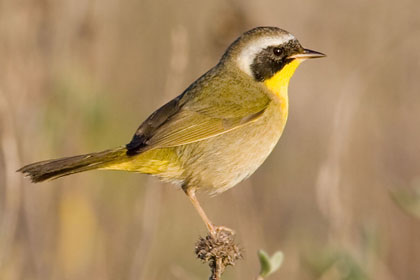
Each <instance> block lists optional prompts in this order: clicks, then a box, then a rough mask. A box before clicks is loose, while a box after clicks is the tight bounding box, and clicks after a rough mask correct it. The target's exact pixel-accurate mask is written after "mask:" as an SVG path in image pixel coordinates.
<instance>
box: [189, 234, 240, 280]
mask: <svg viewBox="0 0 420 280" xmlns="http://www.w3.org/2000/svg"><path fill="white" fill-rule="evenodd" d="M214 229H215V231H214V234H213V233H209V234H207V236H206V237H205V238H203V237H200V239H199V240H198V242H197V243H196V245H195V253H196V255H197V258H199V259H200V260H202V261H203V262H205V263H208V264H209V266H210V269H211V273H212V274H211V277H210V279H212V280H217V279H220V277H221V275H222V273H223V271H224V270H225V268H226V267H227V266H228V265H232V266H233V265H235V262H236V261H237V260H240V259H242V252H241V249H240V248H239V246H238V245H237V244H235V242H234V241H235V240H234V236H235V234H234V232H233V230H231V229H229V228H226V227H223V226H218V227H214Z"/></svg>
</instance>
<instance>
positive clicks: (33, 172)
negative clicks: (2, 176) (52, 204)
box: [17, 147, 127, 183]
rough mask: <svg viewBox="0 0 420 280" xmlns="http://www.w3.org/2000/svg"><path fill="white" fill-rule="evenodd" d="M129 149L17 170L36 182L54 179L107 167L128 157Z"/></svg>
mask: <svg viewBox="0 0 420 280" xmlns="http://www.w3.org/2000/svg"><path fill="white" fill-rule="evenodd" d="M126 152H127V149H126V148H125V147H119V148H116V149H111V150H106V151H102V152H98V153H91V154H84V155H78V156H72V157H65V158H59V159H52V160H45V161H40V162H35V163H32V164H29V165H26V166H24V167H22V168H21V169H19V170H17V171H18V172H22V173H23V174H25V176H27V177H30V179H31V181H32V182H34V183H37V182H42V181H45V180H53V179H56V178H59V177H63V176H66V175H70V174H74V173H78V172H83V171H88V170H93V169H98V168H102V167H106V165H107V164H110V163H115V162H119V161H124V159H127V155H126Z"/></svg>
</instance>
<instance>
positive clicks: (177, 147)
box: [18, 27, 325, 233]
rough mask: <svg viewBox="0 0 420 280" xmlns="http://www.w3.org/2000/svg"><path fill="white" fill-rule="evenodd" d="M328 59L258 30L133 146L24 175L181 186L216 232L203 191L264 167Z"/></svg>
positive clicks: (156, 116) (52, 163) (150, 121)
mask: <svg viewBox="0 0 420 280" xmlns="http://www.w3.org/2000/svg"><path fill="white" fill-rule="evenodd" d="M323 56H325V55H324V54H322V53H319V52H316V51H312V50H308V49H304V48H303V47H302V46H301V45H300V43H299V42H298V40H297V39H296V38H295V37H294V36H293V35H292V34H290V33H288V32H287V31H285V30H283V29H280V28H277V27H257V28H254V29H252V30H249V31H247V32H245V33H244V34H242V35H241V36H240V37H239V38H238V39H236V40H235V41H234V42H233V43H232V44H231V45H230V46H229V47H228V48H227V50H226V52H225V53H224V55H223V56H222V58H221V59H220V61H219V63H218V64H217V65H216V66H214V67H213V68H211V69H210V70H209V71H208V72H207V73H205V74H204V75H202V76H201V77H200V78H198V79H197V80H196V81H195V82H194V83H192V84H191V85H190V86H189V87H188V88H187V89H186V90H185V91H184V92H183V93H182V94H181V95H179V96H178V97H176V98H175V99H173V100H171V101H169V102H168V103H167V104H165V105H163V106H162V107H161V108H159V109H158V110H157V111H155V112H154V113H153V114H151V115H150V117H148V118H147V119H146V120H145V121H144V122H143V123H142V124H141V125H140V127H139V128H138V129H137V131H136V133H135V134H134V136H133V138H132V140H131V142H130V143H128V144H127V145H125V146H121V147H118V148H115V149H110V150H106V151H102V152H97V153H90V154H84V155H78V156H73V157H66V158H60V159H53V160H46V161H41V162H36V163H32V164H29V165H27V166H24V167H22V168H21V169H19V170H18V171H20V172H22V173H24V174H25V175H27V176H29V177H30V178H31V180H32V181H33V182H42V181H45V180H48V179H56V178H58V177H62V176H66V175H70V174H74V173H78V172H83V171H87V170H94V169H111V170H126V171H134V172H140V173H145V174H151V175H154V176H157V177H159V178H160V179H162V180H164V181H169V182H173V183H176V184H179V185H181V186H182V189H183V190H184V192H185V193H186V194H187V196H188V197H189V198H190V200H191V202H192V203H193V205H194V207H195V208H196V209H197V211H198V213H199V214H200V216H201V218H202V219H203V221H204V222H205V223H206V226H207V229H208V230H209V231H210V233H215V231H216V229H217V227H215V226H214V225H213V224H212V223H211V222H210V220H209V219H208V217H207V216H206V214H205V212H204V211H203V209H202V208H201V206H200V204H199V202H198V200H197V198H196V195H195V194H196V191H202V190H205V191H208V192H209V193H211V194H217V193H221V192H224V191H226V190H227V189H229V188H231V187H233V186H235V185H236V184H237V183H239V182H240V181H242V180H244V179H245V178H247V177H249V176H250V175H251V174H252V173H253V172H254V171H255V170H256V169H257V168H258V167H259V166H260V165H261V164H262V163H263V161H264V160H265V159H266V158H267V156H268V155H269V154H270V153H271V151H272V150H273V148H274V146H275V145H276V143H277V141H278V140H279V138H280V136H281V134H282V132H283V129H284V126H285V124H286V121H287V115H288V93H287V91H288V85H289V80H290V78H291V77H292V75H293V73H294V72H295V70H296V68H297V67H298V66H299V64H300V63H301V62H302V61H304V60H306V59H309V58H318V57H323Z"/></svg>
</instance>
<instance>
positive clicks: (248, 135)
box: [176, 103, 287, 194]
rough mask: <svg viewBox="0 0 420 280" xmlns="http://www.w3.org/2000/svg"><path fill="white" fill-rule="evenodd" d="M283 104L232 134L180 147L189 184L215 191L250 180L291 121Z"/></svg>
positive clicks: (182, 162)
mask: <svg viewBox="0 0 420 280" xmlns="http://www.w3.org/2000/svg"><path fill="white" fill-rule="evenodd" d="M281 111H282V110H281V106H280V105H279V104H274V103H273V104H271V105H270V106H269V107H268V108H267V109H266V111H265V112H264V115H263V116H261V118H259V119H258V120H257V121H255V122H253V123H250V124H247V125H245V126H243V127H240V128H238V129H235V130H232V131H230V132H228V133H225V134H222V135H219V136H216V137H213V138H210V139H207V140H204V141H200V142H197V143H192V144H188V145H185V146H181V147H177V148H176V150H177V154H178V156H179V159H180V163H181V165H182V166H183V169H184V172H183V176H182V177H183V178H184V182H185V183H184V184H185V187H192V188H197V190H200V191H201V190H204V191H207V192H209V193H212V194H216V193H220V192H223V191H226V190H227V189H229V188H231V187H233V186H235V185H236V184H238V183H239V182H240V181H242V180H244V179H246V178H247V177H248V176H250V175H251V174H252V173H254V171H255V170H256V169H257V168H258V167H259V166H260V165H261V164H262V163H263V162H264V160H265V159H266V158H267V157H268V155H269V154H270V153H271V151H272V150H273V148H274V146H275V145H276V144H277V141H278V140H279V138H280V136H281V134H282V132H283V129H284V125H285V123H286V120H287V112H286V113H284V112H283V114H282V112H281Z"/></svg>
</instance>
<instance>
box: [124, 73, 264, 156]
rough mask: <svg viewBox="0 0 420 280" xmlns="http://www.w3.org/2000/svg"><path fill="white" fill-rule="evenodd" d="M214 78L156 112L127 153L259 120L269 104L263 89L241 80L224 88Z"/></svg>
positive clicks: (176, 143) (183, 141) (182, 142)
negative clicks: (210, 82)
mask: <svg viewBox="0 0 420 280" xmlns="http://www.w3.org/2000/svg"><path fill="white" fill-rule="evenodd" d="M215 79H216V82H217V77H216V78H214V77H213V83H212V84H208V83H203V85H202V86H201V87H197V86H195V87H192V88H190V89H189V90H187V91H186V92H185V93H184V94H182V95H180V96H178V97H177V98H175V99H173V100H172V101H170V102H169V103H167V104H166V105H164V106H162V107H161V108H160V109H159V110H157V111H156V112H154V113H153V114H152V115H151V116H150V117H149V118H148V119H147V120H146V121H145V122H144V123H143V124H142V125H141V126H140V127H139V129H138V130H137V132H136V134H135V135H134V137H133V139H132V141H131V142H130V143H129V144H128V145H127V149H128V154H129V155H130V154H137V153H140V152H142V151H145V150H149V149H155V148H163V147H174V146H180V145H185V144H189V143H193V142H197V141H201V140H204V139H207V138H210V137H214V136H217V135H220V134H223V133H226V132H228V131H230V130H233V129H236V128H238V127H241V126H242V125H245V124H247V123H249V122H252V121H255V120H257V119H258V118H259V117H260V116H261V115H262V114H263V113H264V111H265V109H266V108H267V106H268V105H269V103H270V98H269V97H268V96H267V95H266V94H264V92H262V91H261V90H258V88H255V87H254V88H253V87H247V86H245V87H243V86H241V81H240V80H238V79H236V80H231V81H229V83H226V82H222V83H220V85H222V87H220V86H219V87H215V86H214V82H215ZM198 82H200V80H199V81H198ZM193 85H194V84H193ZM198 88H199V89H200V90H199V91H197V89H198Z"/></svg>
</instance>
